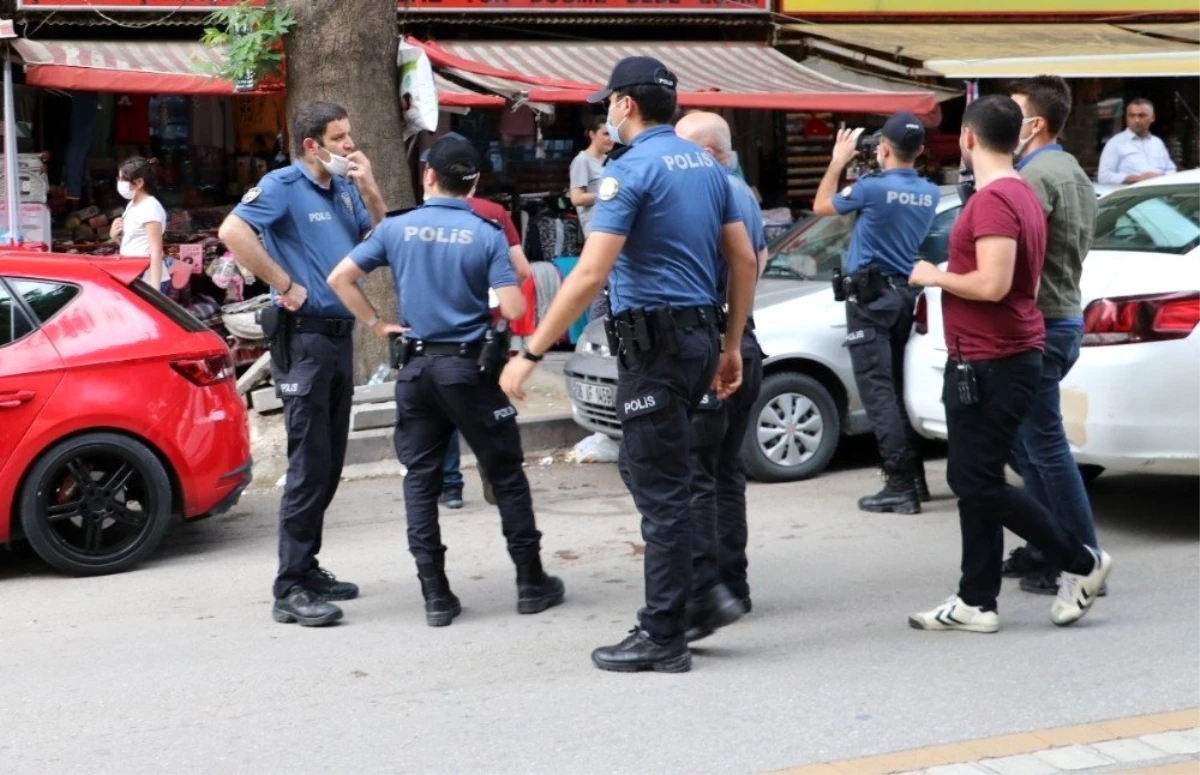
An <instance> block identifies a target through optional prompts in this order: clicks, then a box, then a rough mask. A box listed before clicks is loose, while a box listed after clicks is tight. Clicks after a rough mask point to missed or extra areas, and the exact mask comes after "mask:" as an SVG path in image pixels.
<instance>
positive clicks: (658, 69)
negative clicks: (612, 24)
mask: <svg viewBox="0 0 1200 775" xmlns="http://www.w3.org/2000/svg"><path fill="white" fill-rule="evenodd" d="M678 83H679V79H678V78H676V77H675V73H672V72H671V71H670V70H668V69H667V66H666V65H664V64H663V63H662V62H659V61H658V60H657V59H655V58H654V57H626V58H625V59H622V60H621V61H620V62H617V64H616V65H615V66H614V67H613V69H612V75H610V76H608V85H607V86H605V87H604V88H603V89H601V90H600V91H598V92H596V93H595V94H593V95H591V96H590V97H588V98H587V101H588V102H592V103H596V102H604V101H605V100H606V99H608V96H609V95H610V94H612V93H613V92H615V91H620V90H621V89H628V88H629V87H630V86H642V85H644V84H647V85H657V86H665V87H666V88H668V89H671V90H672V91H673V90H674V89H675V86H676V85H677V84H678Z"/></svg>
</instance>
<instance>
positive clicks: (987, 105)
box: [963, 94, 1025, 153]
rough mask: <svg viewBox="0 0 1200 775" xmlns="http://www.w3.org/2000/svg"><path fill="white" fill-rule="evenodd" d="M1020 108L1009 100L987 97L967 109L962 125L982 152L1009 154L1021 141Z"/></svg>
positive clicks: (993, 96) (997, 95)
mask: <svg viewBox="0 0 1200 775" xmlns="http://www.w3.org/2000/svg"><path fill="white" fill-rule="evenodd" d="M1024 120H1025V119H1024V117H1023V116H1022V115H1021V106H1020V105H1018V104H1017V103H1016V102H1013V98H1012V97H1008V96H1005V95H1003V94H989V95H988V96H986V97H981V98H979V99H977V100H975V101H974V102H972V103H971V104H970V105H968V106H967V109H966V111H965V112H964V113H963V126H966V127H970V128H971V131H972V132H974V133H975V137H977V138H978V139H979V144H980V145H982V146H983V147H984V148H985V149H986V150H989V151H994V152H996V153H1012V152H1013V151H1015V150H1017V144H1018V143H1020V142H1021V122H1022V121H1024Z"/></svg>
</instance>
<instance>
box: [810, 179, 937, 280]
mask: <svg viewBox="0 0 1200 775" xmlns="http://www.w3.org/2000/svg"><path fill="white" fill-rule="evenodd" d="M939 197H940V195H939V193H938V187H937V186H935V185H934V184H933V183H931V182H930V181H928V180H926V179H925V178H922V177H921V176H920V175H918V174H917V171H916V170H912V169H894V170H886V171H884V172H882V173H877V174H872V175H867V176H866V177H863V178H860V179H859V180H857V181H856V182H855V183H854V185H852V186H850V187H849V188H847V189H845V190H844V191H842V192H841V193H840V194H834V196H833V207H834V209H835V210H837V211H838V212H839V213H841V214H842V215H846V214H848V213H854V212H857V213H858V221H857V222H856V223H855V224H854V235H853V236H852V237H851V238H850V257H849V261H848V263H847V269H848V271H851V272H857V271H858V270H860V269H865V268H866V267H868V266H870V265H871V264H874V265H876V266H878V267H879V268H880V270H881V271H882V272H883V273H884V274H885V275H903V276H904V277H908V276H909V275H910V274H912V268H913V264H914V263H915V262H916V258H917V249H918V248H919V247H920V246H921V243H922V242H924V241H925V236H926V235H927V234H929V226H930V225H931V224H932V223H933V217H934V216H935V215H937V204H938V199H939Z"/></svg>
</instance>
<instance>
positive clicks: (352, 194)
mask: <svg viewBox="0 0 1200 775" xmlns="http://www.w3.org/2000/svg"><path fill="white" fill-rule="evenodd" d="M233 214H234V215H236V216H237V217H239V218H241V219H242V220H243V221H245V222H246V223H248V224H250V225H251V226H252V227H253V228H254V230H255V231H257V232H258V233H259V235H260V236H261V237H262V241H263V247H265V248H266V250H267V253H268V254H269V255H270V256H271V258H273V259H275V261H276V262H278V264H279V265H280V266H282V267H283V268H284V270H285V271H286V272H287V273H288V276H290V277H291V278H292V280H293V281H294V282H297V283H300V284H301V285H303V286H304V287H305V288H306V289H307V290H308V300H307V301H306V302H304V306H303V307H301V308H300V314H301V315H309V316H312V317H326V318H352V317H353V315H351V314H350V310H348V309H346V307H345V305H343V304H342V302H341V300H340V299H338V297H337V294H336V293H334V292H333V289H332V288H330V287H329V283H327V282H326V280H325V278H327V277H329V273H330V272H332V271H333V268H334V267H335V266H337V265H338V264H339V263H340V262H341V260H342V259H343V258H345V257H346V256H347V255H349V254H350V251H351V250H353V249H354V246H355V245H357V244H358V243H359V241H360V240H361V239H362V236H363V235H364V234H366V233H367V232H368V231H370V230H371V225H372V224H371V215H370V213H368V212H367V208H366V205H364V204H363V201H362V197H361V196H359V194H358V189H356V188H355V187H354V184H353V183H351V182H350V181H349V180H348V179H346V178H340V177H337V176H334V178H333V179H332V181H331V182H330V185H329V188H323V187H322V186H321V185H320V184H319V183H317V181H316V179H315V178H314V177H313V176H312V173H311V172H310V171H309V169H308V167H306V166H304V163H303V162H302V161H299V160H297V161H295V162H294V163H293V164H292V165H291V166H290V167H284V168H283V169H278V170H275V171H273V172H270V173H268V174H267V175H266V176H265V177H263V179H262V180H261V181H259V184H258V185H257V186H256V187H254V188H252V189H250V190H249V191H247V192H246V195H245V196H244V197H242V202H241V204H239V205H238V206H237V207H235V208H233ZM272 295H274V292H272Z"/></svg>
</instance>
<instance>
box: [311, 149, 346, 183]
mask: <svg viewBox="0 0 1200 775" xmlns="http://www.w3.org/2000/svg"><path fill="white" fill-rule="evenodd" d="M325 153H328V154H329V161H325V160H324V159H322V158H321V157H320V156H317V161H319V162H321V166H322V167H324V168H325V171H326V172H328V173H329V174H330V175H333V176H334V177H338V178H344V177H346V173H347V172H349V171H350V160H349V159H347V158H346V157H345V156H338V155H337V154H336V153H332V152H330V151H328V150H326V151H325Z"/></svg>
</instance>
